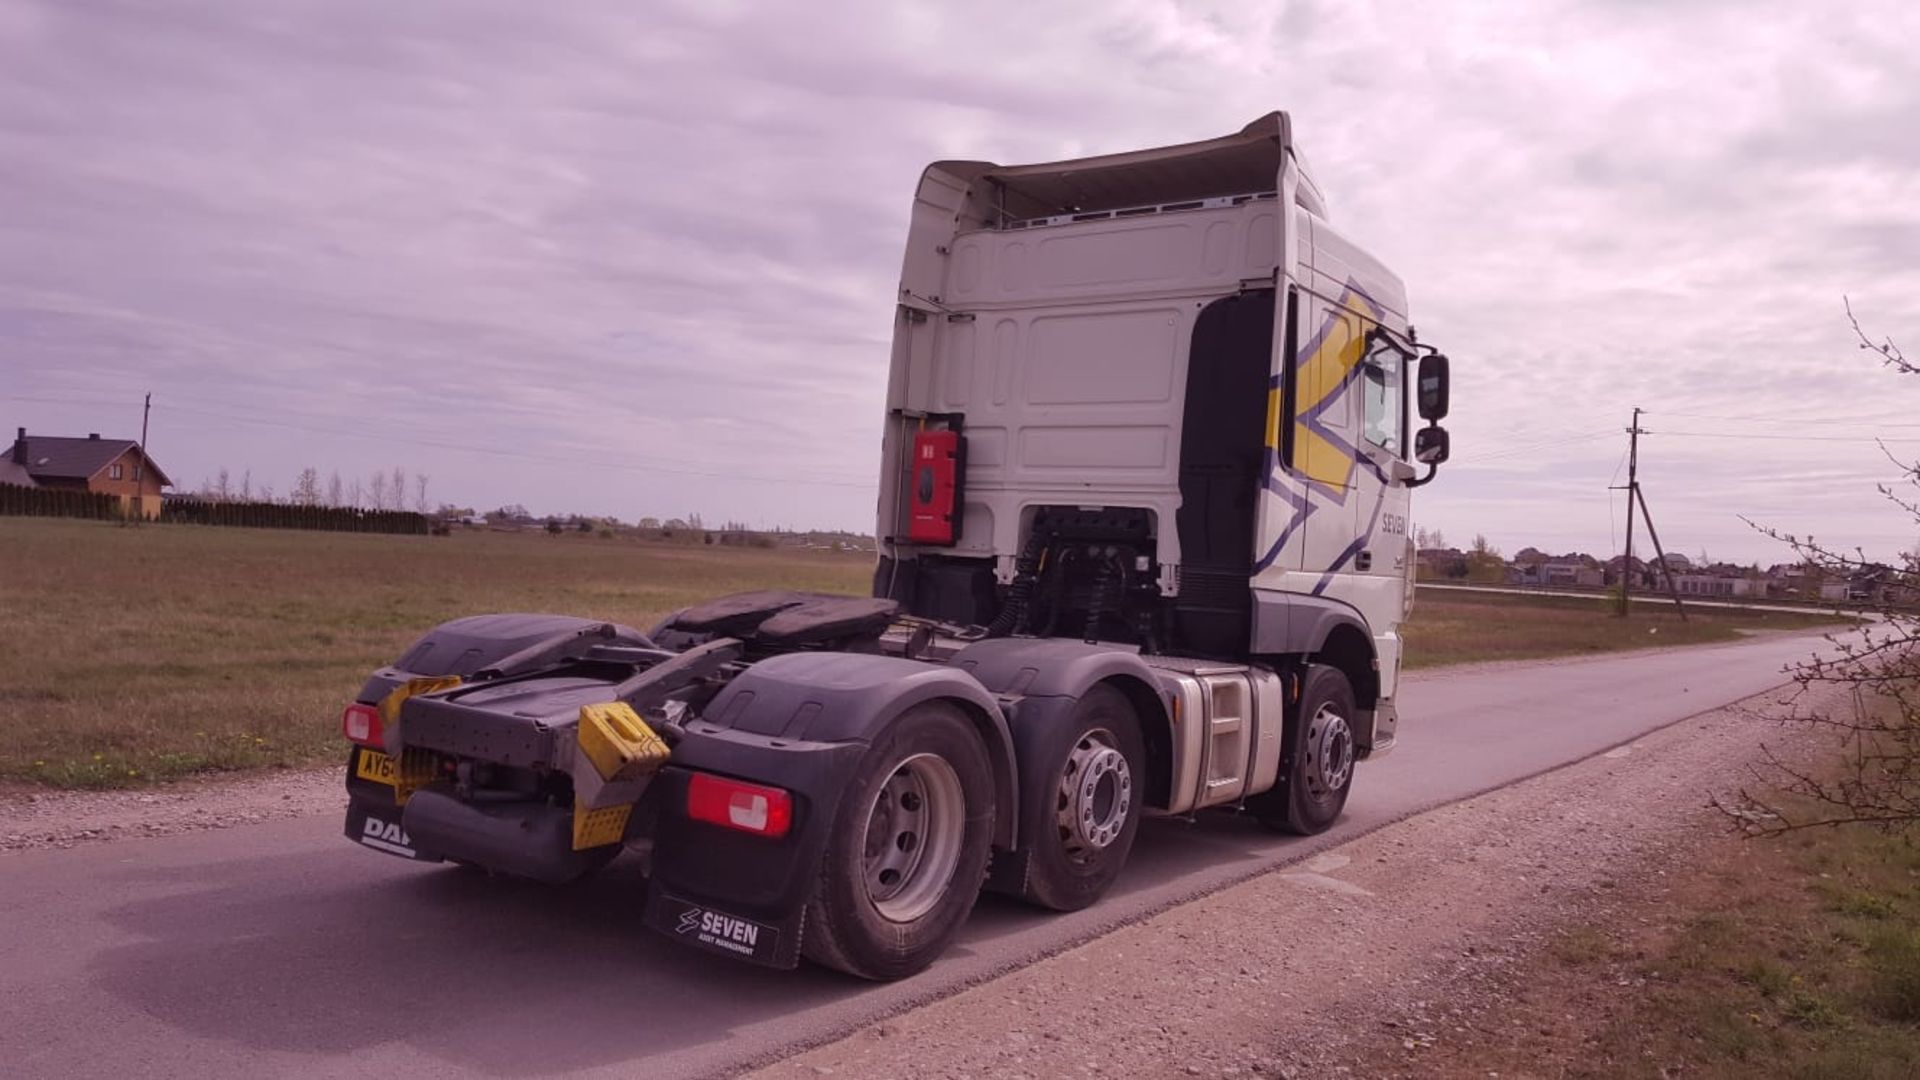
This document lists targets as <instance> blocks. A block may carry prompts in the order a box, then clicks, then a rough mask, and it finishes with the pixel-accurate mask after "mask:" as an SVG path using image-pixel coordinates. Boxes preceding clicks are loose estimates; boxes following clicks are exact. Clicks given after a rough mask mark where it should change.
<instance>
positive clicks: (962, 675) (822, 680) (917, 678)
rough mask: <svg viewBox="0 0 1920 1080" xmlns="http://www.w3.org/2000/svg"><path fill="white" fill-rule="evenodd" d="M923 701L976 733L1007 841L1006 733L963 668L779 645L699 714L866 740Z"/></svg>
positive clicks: (1011, 786)
mask: <svg viewBox="0 0 1920 1080" xmlns="http://www.w3.org/2000/svg"><path fill="white" fill-rule="evenodd" d="M929 702H940V703H944V704H948V705H952V706H954V707H955V708H958V709H959V710H960V711H961V712H962V713H963V714H965V716H966V717H967V719H968V721H969V722H970V723H971V724H972V725H973V727H974V730H975V731H977V732H978V733H979V735H980V741H981V744H982V745H983V746H984V747H985V748H986V751H987V759H988V762H989V763H990V765H991V766H992V769H993V786H994V822H993V838H994V846H996V847H1011V846H1013V843H1014V838H1015V837H1016V836H1018V835H1019V833H1018V827H1019V788H1018V784H1017V775H1016V772H1015V769H1016V765H1015V759H1014V740H1013V735H1012V733H1011V731H1010V729H1009V728H1008V724H1007V717H1006V714H1005V713H1004V712H1003V711H1002V710H1001V708H1000V704H999V702H997V701H996V700H994V696H993V695H992V694H990V693H988V692H987V689H986V688H985V687H983V686H982V685H981V684H980V682H979V681H978V680H977V679H975V678H973V677H972V676H971V675H969V674H967V673H966V672H964V671H957V670H954V669H953V668H951V667H945V666H941V665H936V664H927V663H922V662H920V661H918V660H905V659H901V658H899V657H893V656H882V655H875V654H871V653H834V652H796V653H786V654H783V655H780V656H774V657H770V658H768V659H766V660H762V661H760V662H759V663H756V664H754V665H753V666H752V667H750V668H748V669H747V670H746V671H745V672H743V673H742V674H741V675H740V676H739V677H738V678H736V679H734V680H733V681H732V682H731V683H728V684H727V687H726V689H724V690H722V691H721V692H720V694H719V695H718V696H716V697H715V698H714V699H713V701H712V702H711V703H709V704H708V706H707V707H706V709H705V710H704V714H705V716H706V718H707V719H709V720H711V721H713V722H714V723H716V724H718V725H720V726H721V727H724V728H730V729H734V730H740V731H749V732H753V733H756V734H760V735H766V736H772V737H776V738H783V739H806V740H811V741H815V742H825V743H846V742H861V743H871V742H872V741H873V740H874V739H875V738H877V737H878V736H879V735H880V733H881V732H882V731H884V730H886V728H887V725H889V724H891V723H893V722H894V721H895V720H896V719H898V718H899V717H900V716H901V714H903V713H905V712H906V711H907V710H908V709H911V708H913V707H914V706H916V705H922V704H926V703H929Z"/></svg>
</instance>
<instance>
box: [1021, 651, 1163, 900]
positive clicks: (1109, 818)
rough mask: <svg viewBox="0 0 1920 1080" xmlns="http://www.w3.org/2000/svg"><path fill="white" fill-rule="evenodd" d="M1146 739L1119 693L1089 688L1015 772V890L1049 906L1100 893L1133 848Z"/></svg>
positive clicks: (1093, 897)
mask: <svg viewBox="0 0 1920 1080" xmlns="http://www.w3.org/2000/svg"><path fill="white" fill-rule="evenodd" d="M1146 756H1147V755H1146V744H1145V742H1144V741H1143V740H1142V739H1141V736H1140V717H1139V715H1138V714H1137V713H1135V712H1134V709H1133V704H1132V703H1131V702H1129V701H1128V700H1127V697H1126V695H1125V694H1122V693H1121V692H1120V691H1118V690H1115V689H1114V688H1113V687H1111V686H1105V685H1101V686H1095V687H1094V688H1092V689H1091V690H1089V691H1087V693H1086V694H1085V695H1084V696H1082V697H1081V698H1080V701H1079V703H1078V704H1077V705H1076V706H1075V707H1074V710H1073V712H1072V713H1071V714H1069V716H1068V722H1067V723H1066V724H1063V725H1061V726H1060V728H1059V729H1058V731H1057V732H1056V733H1054V734H1053V736H1052V737H1051V738H1049V739H1047V740H1046V741H1045V742H1043V743H1042V745H1041V747H1040V750H1039V752H1038V753H1035V754H1033V755H1031V757H1032V765H1033V767H1032V768H1031V769H1028V768H1023V769H1022V771H1021V786H1022V789H1023V790H1022V795H1021V807H1022V810H1023V813H1022V814H1021V821H1020V827H1021V838H1020V851H1019V853H1018V854H1017V855H1016V856H1015V858H1016V859H1017V860H1018V862H1017V863H1016V866H1017V867H1018V869H1019V871H1020V873H1019V877H1020V880H1019V883H1018V886H1017V888H1018V891H1019V893H1020V895H1021V896H1023V897H1024V898H1025V899H1027V900H1028V901H1029V902H1031V903H1034V904H1037V905H1039V906H1040V907H1043V908H1048V909H1051V910H1053V911H1078V910H1080V909H1081V908H1084V907H1088V906H1089V905H1091V904H1092V903H1093V902H1094V901H1096V900H1098V899H1100V897H1101V896H1103V895H1105V894H1106V891H1107V889H1108V888H1109V887H1110V886H1112V885H1113V881H1114V879H1115V878H1117V877H1119V876H1120V870H1121V868H1122V867H1124V866H1125V865H1126V863H1127V854H1128V853H1129V852H1131V851H1132V850H1133V838H1134V834H1135V833H1136V832H1138V831H1139V828H1140V807H1141V802H1142V799H1143V797H1144V795H1145V793H1146V772H1145V768H1146Z"/></svg>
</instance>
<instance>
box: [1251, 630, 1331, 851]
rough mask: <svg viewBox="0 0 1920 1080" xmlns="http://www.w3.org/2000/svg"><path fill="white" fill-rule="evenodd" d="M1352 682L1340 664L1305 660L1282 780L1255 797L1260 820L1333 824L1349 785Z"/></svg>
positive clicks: (1282, 825) (1304, 830)
mask: <svg viewBox="0 0 1920 1080" xmlns="http://www.w3.org/2000/svg"><path fill="white" fill-rule="evenodd" d="M1356 711H1357V710H1356V708H1355V705H1354V697H1353V685H1352V684H1351V683H1349V682H1348V681H1347V677H1346V675H1344V674H1342V673H1341V671H1340V669H1339V668H1336V667H1330V666H1328V665H1326V664H1309V665H1308V666H1307V672H1306V676H1305V678H1304V679H1303V680H1302V681H1301V685H1300V707H1299V709H1298V711H1297V712H1296V713H1295V716H1296V720H1295V726H1294V729H1293V731H1292V732H1291V736H1292V739H1293V743H1292V746H1291V753H1292V760H1293V764H1292V767H1291V768H1289V769H1288V770H1287V777H1286V782H1285V783H1284V784H1282V785H1281V786H1279V787H1276V788H1274V789H1273V790H1272V791H1269V792H1267V793H1266V794H1265V795H1262V796H1261V797H1260V798H1259V799H1257V800H1255V801H1254V802H1253V804H1252V805H1253V811H1254V813H1255V814H1257V815H1258V816H1259V818H1260V820H1261V821H1263V822H1265V823H1266V824H1267V825H1269V826H1271V827H1273V828H1276V829H1279V830H1281V831H1283V832H1290V833H1294V834H1295V835H1298V836H1313V835H1315V834H1317V833H1323V832H1326V831H1327V829H1329V828H1330V827H1332V825H1333V823H1334V821H1335V820H1337V819H1338V818H1339V817H1340V812H1341V811H1342V810H1343V809H1345V808H1346V805H1347V792H1349V791H1350V790H1352V788H1353V763H1354V742H1353V719H1354V713H1355V712H1356Z"/></svg>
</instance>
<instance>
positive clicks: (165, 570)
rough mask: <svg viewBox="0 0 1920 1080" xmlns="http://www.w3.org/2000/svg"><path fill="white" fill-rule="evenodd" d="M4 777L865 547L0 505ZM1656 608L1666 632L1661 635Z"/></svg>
mask: <svg viewBox="0 0 1920 1080" xmlns="http://www.w3.org/2000/svg"><path fill="white" fill-rule="evenodd" d="M0 551H4V552H5V556H6V557H5V558H4V559H0V616H3V618H0V627H3V632H0V779H10V780H15V781H28V782H35V783H40V784H47V785H53V786H59V787H111V786H127V785H132V784H141V783H147V782H150V781H155V780H166V779H169V778H173V777H179V776H185V775H190V774H197V773H206V772H215V771H224V770H234V769H248V768H259V767H270V766H295V765H305V764H311V763H314V762H318V761H325V760H329V759H332V758H336V757H338V756H339V754H340V747H341V743H340V741H339V735H338V727H337V725H338V722H339V714H340V710H341V708H342V707H343V706H344V705H345V704H346V702H347V701H349V700H350V699H351V698H352V696H353V694H354V692H355V691H356V690H357V689H358V688H359V686H360V683H361V681H362V680H363V679H364V678H365V677H366V674H367V672H368V671H370V670H372V669H373V668H375V667H378V666H380V665H382V664H384V663H387V662H389V661H391V660H392V659H393V658H394V657H396V656H398V655H399V654H400V652H401V651H402V650H403V649H404V648H405V647H406V645H407V643H408V642H410V641H412V640H413V639H414V638H415V637H417V636H418V635H419V634H420V633H422V632H423V631H425V630H427V629H428V628H430V627H432V626H433V625H434V624H435V623H438V622H441V621H442V620H445V619H450V618H454V617H457V616H461V615H471V614H477V613H481V612H489V611H551V612H561V613H566V614H573V615H584V616H588V617H591V618H598V619H608V620H613V621H616V622H624V623H627V624H629V625H633V626H638V627H641V628H643V629H644V628H645V627H646V626H648V625H650V624H651V623H653V622H654V621H655V620H656V619H658V618H659V617H660V616H661V615H663V614H665V613H667V612H669V611H672V610H674V609H675V608H679V607H684V606H686V605H688V604H691V603H694V602H696V601H699V600H701V599H704V598H708V597H712V596H718V595H722V594H724V593H728V592H736V591H740V590H744V589H754V588H767V587H774V586H785V587H791V588H802V589H814V590H820V591H824V592H843V593H864V592H866V591H867V588H868V582H869V575H870V570H871V566H872V556H871V555H864V556H863V555H852V554H834V553H830V552H824V551H804V550H794V549H760V548H718V547H705V546H680V545H670V544H660V543H644V542H640V541H637V540H633V539H629V538H621V537H603V536H600V535H598V534H591V533H587V534H583V533H573V532H569V533H564V534H562V535H559V536H548V535H546V534H544V533H515V534H506V533H491V532H460V533H456V534H455V535H453V536H450V537H414V536H374V535H355V534H345V533H314V532H297V531H289V530H256V529H238V528H210V527H199V526H186V525H165V526H158V525H150V526H144V527H139V528H131V527H123V526H118V525H113V524H108V523H103V522H83V521H58V520H44V519H32V518H0ZM1811 621H1812V620H1811V619H1810V617H1808V616H1799V615H1777V614H1772V613H1760V612H1756V613H1752V614H1747V613H1740V612H1735V613H1728V614H1724V615H1722V614H1716V615H1711V616H1709V615H1705V614H1702V615H1701V616H1699V617H1698V620H1697V622H1696V624H1695V625H1694V626H1693V627H1692V628H1691V629H1689V630H1670V629H1669V627H1670V625H1672V624H1673V620H1672V616H1671V614H1668V615H1664V616H1647V615H1642V614H1639V613H1636V614H1635V616H1634V618H1633V619H1632V620H1631V621H1627V622H1622V621H1621V620H1618V619H1612V618H1610V617H1607V616H1605V615H1604V614H1602V613H1600V612H1599V609H1598V606H1597V602H1593V601H1584V600H1558V599H1552V598H1544V599H1537V598H1528V597H1505V596H1485V595H1472V596H1470V597H1461V596H1458V595H1447V594H1436V593H1433V592H1431V591H1429V592H1428V593H1425V594H1423V595H1422V596H1421V598H1420V600H1419V602H1418V603H1417V604H1416V605H1415V611H1414V618H1413V620H1412V622H1411V624H1410V625H1409V626H1408V627H1407V637H1408V642H1409V661H1410V663H1412V664H1413V665H1415V666H1429V665H1433V664H1442V663H1458V662H1462V661H1468V660H1489V659H1505V658H1524V657H1539V656H1555V655H1565V654H1568V653H1580V652H1588V651H1594V650H1600V649H1615V648H1629V647H1637V646H1643V645H1650V644H1682V643H1688V642H1694V641H1723V640H1728V639H1730V638H1732V637H1735V636H1737V633H1738V628H1741V627H1754V628H1765V627H1788V626H1804V625H1809V624H1810V623H1811ZM1655 627H1658V628H1659V633H1657V634H1648V630H1649V629H1652V628H1655Z"/></svg>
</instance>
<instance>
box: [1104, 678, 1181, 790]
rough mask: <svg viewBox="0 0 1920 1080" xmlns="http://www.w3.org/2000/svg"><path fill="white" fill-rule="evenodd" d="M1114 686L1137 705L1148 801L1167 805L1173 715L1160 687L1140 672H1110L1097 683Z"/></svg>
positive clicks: (1172, 763) (1171, 757) (1171, 754)
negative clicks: (1144, 757)
mask: <svg viewBox="0 0 1920 1080" xmlns="http://www.w3.org/2000/svg"><path fill="white" fill-rule="evenodd" d="M1094 685H1095V686H1110V687H1112V688H1113V689H1115V690H1117V691H1119V692H1120V694H1121V695H1122V696H1124V697H1125V698H1126V699H1127V704H1129V705H1132V706H1133V714H1134V717H1135V718H1136V719H1138V720H1139V721H1140V738H1141V740H1142V741H1143V742H1145V743H1146V749H1147V776H1146V780H1147V790H1146V793H1145V795H1146V797H1145V800H1144V804H1145V805H1147V806H1152V807H1157V808H1159V809H1162V810H1164V809H1166V808H1167V805H1168V803H1169V802H1170V801H1171V800H1172V798H1173V765H1174V762H1173V718H1172V717H1171V716H1169V715H1168V713H1167V703H1166V700H1165V699H1164V698H1163V697H1161V695H1160V691H1159V690H1158V689H1157V688H1156V687H1154V686H1153V685H1151V684H1149V683H1147V682H1146V681H1145V680H1143V679H1142V678H1140V677H1139V676H1138V675H1133V674H1124V675H1110V676H1108V677H1107V678H1104V679H1102V680H1100V681H1099V682H1097V683H1095V684H1094Z"/></svg>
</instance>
